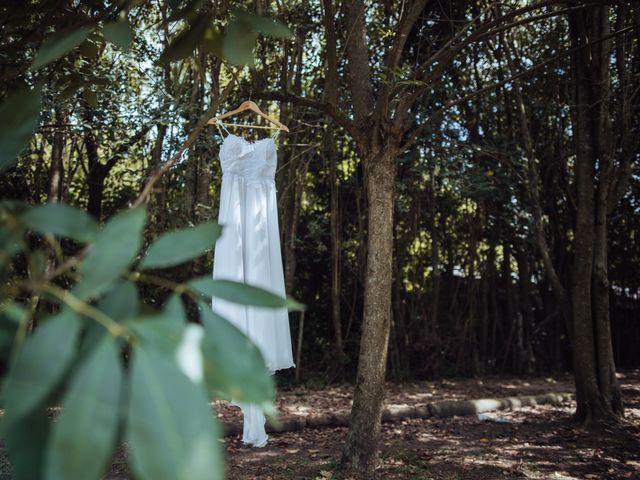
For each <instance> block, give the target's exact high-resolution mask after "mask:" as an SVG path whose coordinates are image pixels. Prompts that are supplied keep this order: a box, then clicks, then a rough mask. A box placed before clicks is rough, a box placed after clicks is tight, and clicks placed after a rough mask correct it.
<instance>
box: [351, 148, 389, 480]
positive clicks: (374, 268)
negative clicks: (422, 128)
mask: <svg viewBox="0 0 640 480" xmlns="http://www.w3.org/2000/svg"><path fill="white" fill-rule="evenodd" d="M395 161H396V151H395V150H394V149H393V148H385V149H384V150H382V151H380V152H377V154H375V155H374V156H372V158H371V159H370V160H369V161H368V162H367V166H368V168H367V172H366V173H367V175H366V184H367V199H368V204H369V210H368V217H367V222H368V235H367V274H366V279H365V282H366V283H365V294H364V313H363V320H362V336H361V343H360V355H359V359H358V373H357V379H356V387H355V392H354V397H353V407H352V409H351V426H350V429H349V433H348V435H347V440H346V444H345V446H344V451H343V456H342V462H343V464H346V465H348V466H349V467H350V468H351V470H352V471H354V472H361V473H364V474H369V473H370V472H372V471H373V470H374V469H375V467H376V463H377V458H378V448H379V447H378V439H379V433H380V422H381V417H382V402H383V398H384V381H385V370H386V364H387V346H388V339H389V327H390V323H391V287H392V285H391V281H392V255H393V208H394V178H395V170H396V164H395Z"/></svg>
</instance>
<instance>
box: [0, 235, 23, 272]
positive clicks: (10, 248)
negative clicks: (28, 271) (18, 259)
mask: <svg viewBox="0 0 640 480" xmlns="http://www.w3.org/2000/svg"><path fill="white" fill-rule="evenodd" d="M20 237H21V235H18V234H17V232H15V229H13V230H8V229H6V228H0V268H2V269H4V268H5V267H6V266H7V264H8V263H9V262H10V261H11V259H12V258H13V256H14V255H15V254H16V253H18V252H19V251H20V250H22V248H23V245H22V241H21V239H20Z"/></svg>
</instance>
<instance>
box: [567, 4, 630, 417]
mask: <svg viewBox="0 0 640 480" xmlns="http://www.w3.org/2000/svg"><path fill="white" fill-rule="evenodd" d="M569 20H570V21H569V25H570V33H571V40H572V44H573V45H574V46H581V45H584V44H585V43H587V42H592V41H593V40H594V39H599V38H602V37H603V36H606V35H607V34H608V33H609V7H605V6H597V7H591V8H588V9H584V10H582V11H580V12H575V13H572V14H571V15H570V17H569ZM610 49H611V41H610V40H605V41H601V42H597V43H594V44H592V45H590V46H589V47H587V48H581V49H579V50H577V51H576V52H575V53H574V56H573V80H574V85H575V105H576V107H575V113H574V132H575V133H574V141H575V145H576V165H575V171H576V192H577V205H576V207H577V208H576V227H575V240H574V263H573V268H572V285H571V287H572V289H571V290H572V294H573V360H574V374H575V382H576V401H577V409H576V419H577V420H579V421H583V422H585V423H592V422H599V421H609V420H614V421H615V420H617V419H619V418H620V417H621V416H623V413H624V412H623V407H622V397H621V393H620V386H619V385H618V382H617V380H616V378H615V365H614V363H613V349H612V342H611V331H610V319H609V279H608V266H607V247H608V246H607V224H608V215H607V212H608V203H609V199H608V195H609V191H610V188H611V182H612V180H613V172H612V154H613V149H612V142H611V139H612V131H611V121H610V114H609V97H610V94H609V87H610V73H609V68H610V66H609V63H610V58H609V57H610ZM596 172H597V173H598V176H597V177H596Z"/></svg>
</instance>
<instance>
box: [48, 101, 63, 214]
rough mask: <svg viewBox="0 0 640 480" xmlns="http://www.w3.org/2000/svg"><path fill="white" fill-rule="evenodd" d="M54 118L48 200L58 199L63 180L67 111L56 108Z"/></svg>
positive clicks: (54, 200)
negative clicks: (54, 126) (54, 127)
mask: <svg viewBox="0 0 640 480" xmlns="http://www.w3.org/2000/svg"><path fill="white" fill-rule="evenodd" d="M55 119H56V121H55V123H56V129H55V132H54V134H53V145H52V146H51V168H50V170H49V202H59V201H60V197H61V196H62V188H63V182H64V165H63V153H64V142H65V135H64V129H65V127H64V125H65V124H66V123H67V113H66V112H65V111H64V110H63V108H62V107H60V108H56V112H55Z"/></svg>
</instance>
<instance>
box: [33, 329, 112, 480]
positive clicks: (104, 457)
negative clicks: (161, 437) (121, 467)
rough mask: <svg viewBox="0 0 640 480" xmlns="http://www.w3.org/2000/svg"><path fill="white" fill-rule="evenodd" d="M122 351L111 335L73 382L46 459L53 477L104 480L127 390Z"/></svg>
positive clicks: (56, 478)
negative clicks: (120, 407) (123, 372)
mask: <svg viewBox="0 0 640 480" xmlns="http://www.w3.org/2000/svg"><path fill="white" fill-rule="evenodd" d="M119 356H120V352H119V349H118V347H117V345H116V342H115V339H114V338H113V337H105V338H104V339H103V340H102V342H101V343H100V344H99V345H98V347H97V348H96V349H95V351H94V352H93V354H92V355H91V357H89V358H88V360H87V361H86V362H85V363H83V364H82V365H81V366H80V368H79V369H78V372H77V373H76V374H75V375H74V377H73V378H72V380H71V382H70V386H69V391H68V392H67V394H66V396H65V398H64V401H63V408H62V413H61V414H60V416H59V418H58V419H57V421H56V422H55V424H54V426H53V429H52V432H51V441H50V444H49V448H48V451H47V458H46V464H45V465H46V478H47V480H58V479H59V480H74V479H77V480H91V479H96V480H99V479H101V478H102V475H103V474H104V471H105V469H106V468H107V466H108V465H109V460H110V459H111V455H112V453H113V449H114V447H115V441H116V433H117V430H118V423H119V411H118V410H119V404H120V396H121V391H122V377H123V376H122V369H121V367H120V358H119Z"/></svg>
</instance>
